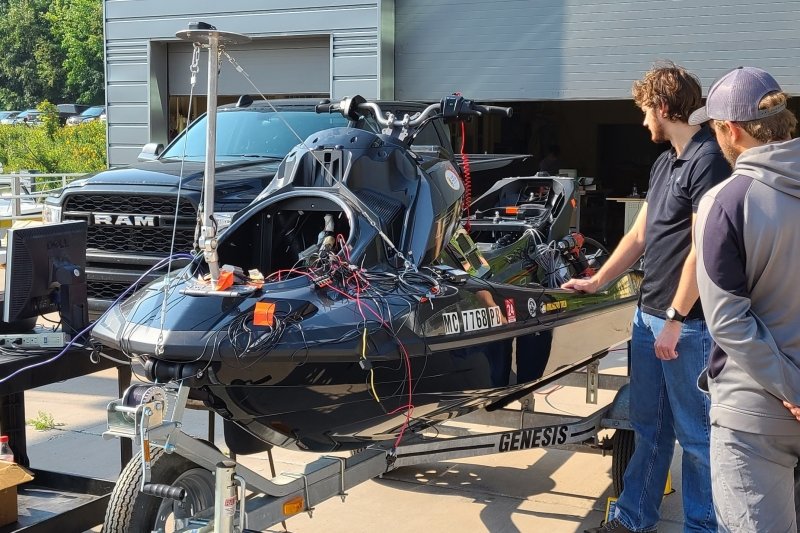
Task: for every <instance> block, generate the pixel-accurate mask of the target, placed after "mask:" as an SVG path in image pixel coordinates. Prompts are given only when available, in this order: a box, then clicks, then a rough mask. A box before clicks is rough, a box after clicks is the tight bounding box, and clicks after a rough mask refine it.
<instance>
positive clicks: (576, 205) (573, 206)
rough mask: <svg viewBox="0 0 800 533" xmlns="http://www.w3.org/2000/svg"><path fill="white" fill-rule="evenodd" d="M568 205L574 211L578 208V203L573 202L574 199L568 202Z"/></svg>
mask: <svg viewBox="0 0 800 533" xmlns="http://www.w3.org/2000/svg"><path fill="white" fill-rule="evenodd" d="M569 203H570V204H571V205H572V209H575V208H576V207H578V202H576V201H575V198H573V199H572V200H570V201H569Z"/></svg>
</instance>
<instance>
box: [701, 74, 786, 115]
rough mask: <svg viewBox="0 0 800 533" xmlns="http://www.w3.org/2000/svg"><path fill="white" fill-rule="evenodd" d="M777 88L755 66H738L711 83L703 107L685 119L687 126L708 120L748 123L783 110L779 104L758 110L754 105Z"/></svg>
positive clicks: (773, 80) (776, 85) (774, 82)
mask: <svg viewBox="0 0 800 533" xmlns="http://www.w3.org/2000/svg"><path fill="white" fill-rule="evenodd" d="M780 90H781V86H780V85H778V82H777V81H775V78H773V77H772V76H771V75H770V74H769V73H768V72H767V71H765V70H761V69H760V68H756V67H739V68H737V69H734V70H732V71H730V72H728V73H727V74H725V75H724V76H722V77H721V78H720V79H718V80H717V81H715V82H714V85H712V86H711V89H709V91H708V96H707V97H706V105H705V106H704V107H701V108H700V109H698V110H697V111H695V112H694V113H692V114H691V115H690V116H689V124H691V125H693V126H694V125H697V124H702V123H704V122H707V121H709V120H712V119H713V120H730V121H731V122H748V121H750V120H758V119H762V118H766V117H770V116H772V115H776V114H778V113H780V112H781V111H783V110H784V109H786V104H780V105H776V106H773V107H770V108H768V109H759V108H758V103H759V102H760V101H761V99H762V98H764V96H766V95H767V94H769V93H771V92H774V91H780Z"/></svg>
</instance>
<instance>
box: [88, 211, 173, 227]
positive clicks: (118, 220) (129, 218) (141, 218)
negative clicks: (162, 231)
mask: <svg viewBox="0 0 800 533" xmlns="http://www.w3.org/2000/svg"><path fill="white" fill-rule="evenodd" d="M92 223H93V224H96V225H100V224H106V225H109V226H149V227H155V226H158V218H157V217H156V216H155V215H98V214H93V215H92Z"/></svg>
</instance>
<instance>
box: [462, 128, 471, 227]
mask: <svg viewBox="0 0 800 533" xmlns="http://www.w3.org/2000/svg"><path fill="white" fill-rule="evenodd" d="M466 143H467V127H466V125H465V124H464V122H462V123H461V166H462V168H463V170H464V176H463V177H462V178H461V181H462V182H463V183H464V203H463V204H462V205H463V208H464V211H465V212H466V213H467V222H466V224H464V227H465V228H466V230H467V231H469V229H470V223H469V206H470V204H471V203H472V174H471V173H470V169H469V157H467V153H466V152H465V146H466Z"/></svg>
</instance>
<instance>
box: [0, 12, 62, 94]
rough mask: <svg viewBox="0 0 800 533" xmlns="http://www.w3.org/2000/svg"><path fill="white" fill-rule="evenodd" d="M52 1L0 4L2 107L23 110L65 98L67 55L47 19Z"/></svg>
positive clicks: (0, 82)
mask: <svg viewBox="0 0 800 533" xmlns="http://www.w3.org/2000/svg"><path fill="white" fill-rule="evenodd" d="M49 5H50V2H49V0H7V2H3V3H2V4H0V35H2V36H3V54H1V55H0V104H1V105H3V106H5V107H6V108H12V109H21V108H24V107H27V106H31V105H35V104H36V103H38V102H40V101H41V100H43V99H48V100H51V101H59V100H60V99H61V98H62V96H63V87H64V80H65V77H66V76H65V72H64V68H63V67H62V63H63V60H64V54H63V52H62V47H61V46H60V44H59V43H58V42H56V40H55V38H54V35H53V32H52V31H51V24H50V22H49V21H48V20H47V19H46V18H45V13H46V12H47V9H48V7H49Z"/></svg>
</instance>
